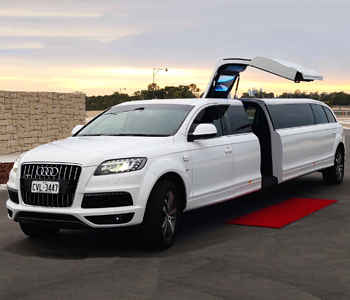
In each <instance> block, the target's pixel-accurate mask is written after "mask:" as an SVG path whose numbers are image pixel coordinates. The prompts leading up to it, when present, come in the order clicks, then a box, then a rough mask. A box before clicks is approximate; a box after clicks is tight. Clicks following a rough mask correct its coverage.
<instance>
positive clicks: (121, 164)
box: [94, 157, 147, 176]
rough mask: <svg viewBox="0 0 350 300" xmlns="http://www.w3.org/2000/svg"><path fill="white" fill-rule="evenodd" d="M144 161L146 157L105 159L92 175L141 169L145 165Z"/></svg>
mask: <svg viewBox="0 0 350 300" xmlns="http://www.w3.org/2000/svg"><path fill="white" fill-rule="evenodd" d="M146 161H147V158H146V157H136V158H123V159H114V160H107V161H105V162H103V163H102V164H101V165H100V166H99V167H98V168H97V169H96V171H95V174H94V175H95V176H99V175H108V174H118V173H127V172H131V171H137V170H141V169H142V168H143V167H144V166H145V164H146Z"/></svg>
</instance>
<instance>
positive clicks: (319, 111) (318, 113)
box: [311, 104, 328, 124]
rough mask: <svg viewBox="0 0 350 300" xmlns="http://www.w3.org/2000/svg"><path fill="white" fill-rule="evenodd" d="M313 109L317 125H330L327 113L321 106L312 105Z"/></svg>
mask: <svg viewBox="0 0 350 300" xmlns="http://www.w3.org/2000/svg"><path fill="white" fill-rule="evenodd" d="M311 107H312V110H313V111H314V115H315V118H316V123H317V124H324V123H328V119H327V116H326V113H325V111H324V110H323V108H322V106H321V105H318V104H311Z"/></svg>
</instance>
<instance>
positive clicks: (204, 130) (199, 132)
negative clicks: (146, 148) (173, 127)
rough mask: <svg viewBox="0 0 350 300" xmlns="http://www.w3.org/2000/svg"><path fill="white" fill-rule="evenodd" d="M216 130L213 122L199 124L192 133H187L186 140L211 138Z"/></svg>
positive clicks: (214, 135)
mask: <svg viewBox="0 0 350 300" xmlns="http://www.w3.org/2000/svg"><path fill="white" fill-rule="evenodd" d="M217 133H218V131H217V130H216V127H215V126H214V125H213V124H199V125H198V126H197V127H196V129H195V130H194V132H193V133H189V134H188V137H187V140H188V141H189V142H193V141H195V140H204V139H211V138H213V137H216V135H217Z"/></svg>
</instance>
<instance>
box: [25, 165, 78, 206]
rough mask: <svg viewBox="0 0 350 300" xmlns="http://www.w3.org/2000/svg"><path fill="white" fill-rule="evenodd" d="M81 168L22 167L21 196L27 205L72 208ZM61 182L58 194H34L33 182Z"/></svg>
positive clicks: (54, 166)
mask: <svg viewBox="0 0 350 300" xmlns="http://www.w3.org/2000/svg"><path fill="white" fill-rule="evenodd" d="M80 173H81V167H80V166H75V165H60V164H24V165H22V167H21V195H22V201H23V202H24V203H25V204H27V205H32V206H42V207H71V206H72V204H73V200H74V195H75V190H76V187H77V184H78V180H79V176H80ZM34 180H35V181H47V182H49V181H55V182H59V192H58V194H47V193H32V192H31V187H32V182H33V181H34Z"/></svg>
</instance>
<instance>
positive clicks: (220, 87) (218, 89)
mask: <svg viewBox="0 0 350 300" xmlns="http://www.w3.org/2000/svg"><path fill="white" fill-rule="evenodd" d="M227 91H228V87H227V86H225V85H221V84H217V85H216V86H215V92H227Z"/></svg>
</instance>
